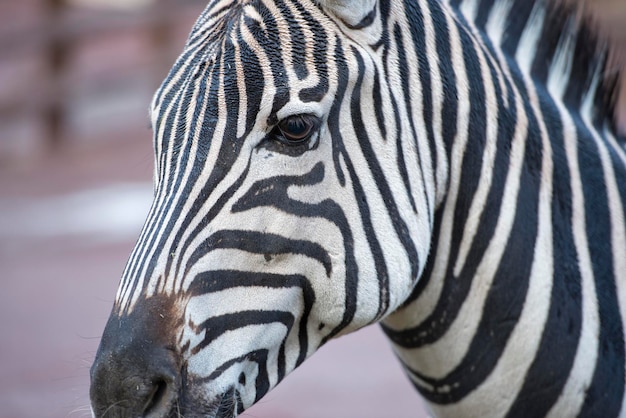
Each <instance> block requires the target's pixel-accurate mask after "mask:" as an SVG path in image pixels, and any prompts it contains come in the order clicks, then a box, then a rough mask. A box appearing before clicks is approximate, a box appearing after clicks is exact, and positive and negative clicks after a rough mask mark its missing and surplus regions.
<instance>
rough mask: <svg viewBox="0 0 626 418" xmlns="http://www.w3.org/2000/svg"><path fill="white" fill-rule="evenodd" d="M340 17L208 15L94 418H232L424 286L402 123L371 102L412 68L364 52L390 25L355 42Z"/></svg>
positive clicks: (109, 349) (163, 138) (184, 67)
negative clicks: (400, 68) (397, 68)
mask: <svg viewBox="0 0 626 418" xmlns="http://www.w3.org/2000/svg"><path fill="white" fill-rule="evenodd" d="M364 3H368V2H364ZM328 13H329V12H328V11H326V10H325V9H324V8H323V7H320V6H318V5H316V4H313V3H310V2H307V1H303V2H295V1H284V2H283V1H275V2H271V1H267V2H260V1H251V2H244V1H232V0H231V1H214V2H212V3H211V5H210V6H209V7H208V8H207V9H206V10H205V12H204V13H203V14H202V15H201V17H200V18H199V20H198V22H197V24H196V25H195V27H194V29H193V31H192V33H191V35H190V38H189V40H188V42H187V45H186V48H185V50H184V52H183V54H182V55H181V56H180V58H179V59H178V61H177V63H176V64H175V66H174V68H173V69H172V70H171V72H170V74H169V76H168V78H167V79H166V80H165V82H164V83H163V85H162V87H161V89H160V90H159V91H158V92H157V94H156V95H155V98H154V102H153V106H152V120H153V127H154V131H155V135H154V138H155V155H156V160H155V166H156V170H155V180H156V181H155V183H156V187H155V198H154V203H153V206H152V208H151V210H150V213H149V214H148V219H147V221H146V224H145V226H144V229H143V230H142V233H141V236H140V238H139V241H138V243H137V245H136V247H135V249H134V251H133V253H132V254H131V257H130V259H129V262H128V264H127V267H126V269H125V271H124V274H123V277H122V280H121V283H120V287H119V290H118V294H117V297H116V302H115V306H114V309H113V312H112V314H111V317H110V319H109V323H108V324H107V327H106V329H105V332H104V335H103V337H102V343H101V346H100V349H99V351H98V354H97V357H96V361H95V362H94V365H93V367H92V388H91V397H92V403H93V409H94V414H95V416H98V417H99V416H105V415H106V416H110V414H111V413H115V411H119V412H118V413H119V414H121V415H126V414H130V415H132V416H150V417H152V416H155V417H156V416H169V415H168V414H170V413H171V414H175V413H180V414H182V415H183V416H185V417H194V416H203V417H204V416H220V417H227V416H234V415H236V414H237V413H239V412H241V411H242V410H243V409H245V408H247V407H249V406H251V405H252V404H253V403H254V402H256V401H258V400H259V399H260V398H261V397H262V396H264V395H265V394H266V393H267V392H268V391H269V390H270V389H271V388H272V387H274V386H275V385H276V384H278V383H279V382H280V381H281V380H282V379H283V378H284V377H285V375H286V374H287V373H289V372H290V371H291V370H293V369H295V368H296V367H297V366H298V365H299V364H300V363H302V362H303V361H304V360H305V359H306V358H307V357H308V356H310V355H311V354H313V353H314V352H315V350H316V349H317V348H318V347H320V346H321V345H323V344H324V343H325V342H326V341H328V340H329V339H331V338H334V337H336V336H339V335H341V334H345V333H347V332H350V331H353V330H356V329H358V328H360V327H362V326H364V325H367V324H370V323H372V322H375V321H377V320H379V319H380V318H382V317H383V316H384V315H386V314H387V313H389V312H390V311H392V310H393V309H395V307H397V306H398V305H399V304H400V303H401V302H402V300H403V299H404V298H405V297H406V296H407V295H408V293H409V292H410V291H411V289H412V287H413V285H414V281H415V279H416V277H417V276H418V262H417V260H418V259H420V257H419V256H418V254H417V249H416V248H414V247H413V246H412V245H413V244H412V241H411V240H410V239H409V236H410V235H412V234H426V235H425V236H428V235H427V234H428V226H427V225H428V222H427V221H426V220H416V219H415V218H414V212H415V210H413V209H412V208H411V206H412V204H411V203H410V201H413V199H414V196H413V194H412V193H407V190H409V189H410V188H408V187H407V186H406V184H405V183H403V182H402V180H401V178H402V176H403V173H401V172H399V171H398V170H397V168H393V167H395V166H396V164H395V162H396V161H397V159H398V157H399V156H398V146H397V140H398V138H396V137H395V136H394V135H395V134H394V133H392V132H389V131H387V130H386V128H385V127H384V124H385V123H384V120H385V118H387V120H388V121H390V122H393V124H392V125H390V126H391V127H393V128H394V131H400V130H401V129H400V128H401V127H400V125H402V124H405V123H406V121H404V119H403V117H401V116H395V117H394V115H392V114H388V115H384V114H382V113H377V110H376V106H375V105H376V104H385V105H390V103H391V102H392V98H391V97H390V96H389V95H386V94H382V95H381V93H380V92H381V91H382V90H384V88H383V87H385V85H386V83H390V82H393V79H394V77H396V78H397V77H399V75H398V74H391V75H390V76H389V77H386V76H385V77H383V76H382V74H381V72H382V71H383V70H382V68H383V67H384V64H383V63H382V58H381V57H383V56H384V54H383V52H382V48H379V47H376V48H373V47H370V46H368V44H367V42H364V40H366V41H367V40H368V39H370V38H371V35H372V33H374V32H376V31H377V30H379V29H380V24H378V23H373V24H372V25H371V31H370V32H371V33H370V32H368V31H367V30H359V31H357V32H358V33H357V34H355V36H354V37H349V36H348V35H347V34H346V33H350V31H351V30H348V26H347V25H348V23H349V22H352V21H354V20H357V21H358V20H359V19H357V17H355V16H354V15H353V14H351V15H349V16H347V17H346V19H345V20H346V21H347V22H348V23H347V22H344V21H342V20H341V19H338V18H337V15H332V17H331V16H329V14H328ZM368 13H369V14H371V11H368V12H367V13H366V14H368ZM348 17H349V19H348ZM368 27H369V26H368ZM357 35H358V36H357ZM389 59H394V57H390V58H389ZM377 102H380V103H377ZM387 129H388V128H387ZM382 139H385V140H386V141H383V140H382ZM403 158H406V159H415V158H416V155H415V152H411V153H410V154H407V155H405V156H403ZM405 174H406V173H405ZM385 177H386V178H391V179H394V178H396V179H398V180H399V181H397V182H393V184H391V183H389V184H388V183H387V182H386V180H383V179H384V178H385ZM365 190H372V191H373V192H372V193H370V194H369V195H368V196H366V194H365ZM391 196H395V197H394V198H393V199H391V200H394V201H401V202H402V203H406V205H403V206H405V207H406V208H408V209H406V210H404V209H399V208H398V207H396V206H393V207H390V197H391ZM422 204H424V203H419V204H418V206H419V205H422ZM413 205H414V204H413ZM418 209H419V210H422V209H424V208H422V207H421V206H420V207H419V208H418ZM422 213H424V214H426V213H427V211H426V210H425V209H424V210H422ZM375 223H378V224H379V225H381V226H382V229H380V228H379V230H380V231H382V232H375V231H374V228H373V225H374V224H375ZM385 231H389V232H388V233H387V232H385ZM426 251H427V248H426V249H424V250H423V254H421V256H422V259H425V257H426V255H425V253H426ZM383 255H387V256H389V257H388V259H387V260H386V262H385V263H381V262H379V261H378V260H380V259H381V258H382V256H383ZM388 271H394V272H395V277H393V282H392V280H391V278H390V277H389V275H388ZM176 416H178V415H176Z"/></svg>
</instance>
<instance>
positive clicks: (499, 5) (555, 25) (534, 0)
mask: <svg viewBox="0 0 626 418" xmlns="http://www.w3.org/2000/svg"><path fill="white" fill-rule="evenodd" d="M449 3H450V4H451V5H452V6H453V7H456V8H458V9H460V10H461V11H462V12H463V13H464V14H465V15H466V17H467V18H469V19H473V20H474V23H475V25H476V26H477V27H478V28H479V29H482V30H484V32H485V33H487V34H488V35H489V36H490V38H492V41H494V39H493V35H492V34H493V32H494V30H493V28H492V27H490V25H491V24H490V20H492V21H496V23H495V24H496V25H498V27H499V30H500V31H501V33H499V34H498V30H496V31H495V32H496V34H497V35H496V38H497V39H496V41H497V42H498V43H499V44H500V46H501V47H502V49H503V51H504V53H505V54H507V55H509V56H510V57H512V58H513V57H514V58H515V59H516V60H517V61H518V63H520V67H521V68H522V71H527V73H528V74H529V75H530V76H532V77H533V79H534V80H535V81H537V82H539V83H541V84H543V85H545V86H548V87H549V84H551V83H552V84H554V83H556V84H558V85H559V93H560V96H561V97H562V99H563V102H564V103H565V105H566V106H568V107H569V108H570V110H577V111H582V110H583V107H585V106H588V104H589V101H590V100H591V102H590V104H591V109H590V110H591V112H592V115H591V119H592V122H593V123H594V124H595V125H596V126H603V125H608V127H609V128H610V129H611V130H612V131H613V132H614V133H615V132H616V123H615V117H616V107H617V98H618V91H619V86H620V80H621V77H622V73H621V70H619V69H617V68H610V67H609V65H610V59H609V55H610V45H609V42H608V40H607V38H606V37H604V36H602V35H601V31H600V30H599V24H598V23H597V22H596V21H595V20H594V19H593V18H592V17H591V15H590V13H588V11H587V10H586V8H585V6H584V4H583V3H581V2H571V1H569V2H566V1H564V0H449ZM494 14H496V18H495V19H494V16H492V15H494ZM529 34H530V35H529ZM529 37H532V38H533V39H529ZM520 61H522V62H520ZM555 79H558V81H555Z"/></svg>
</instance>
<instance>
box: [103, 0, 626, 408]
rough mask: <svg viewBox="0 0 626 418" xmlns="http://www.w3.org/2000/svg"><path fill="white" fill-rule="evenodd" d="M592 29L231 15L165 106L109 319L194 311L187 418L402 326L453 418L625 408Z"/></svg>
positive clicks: (605, 116)
mask: <svg viewBox="0 0 626 418" xmlns="http://www.w3.org/2000/svg"><path fill="white" fill-rule="evenodd" d="M576 16H577V14H576V11H575V10H561V11H559V10H556V9H553V8H552V7H551V6H548V5H546V3H545V2H544V1H543V0H534V1H531V0H466V1H458V0H457V1H455V0H449V1H448V2H444V3H442V2H438V1H435V0H405V1H399V0H398V1H381V2H376V1H373V0H368V1H356V0H344V1H341V0H333V1H331V0H327V1H324V0H320V1H319V2H318V4H314V3H312V2H310V1H309V0H262V1H244V0H212V1H210V3H209V5H208V7H207V8H206V10H205V11H204V13H203V14H202V15H201V16H200V18H199V19H198V21H197V23H196V25H195V26H194V28H193V30H192V33H191V35H190V37H189V40H188V42H187V44H186V47H185V50H184V52H183V53H182V55H181V56H180V58H179V59H178V61H177V62H176V64H175V65H174V67H173V69H172V70H171V72H170V74H169V75H168V77H167V79H166V80H165V82H164V83H163V85H162V87H161V88H160V90H159V91H158V92H157V94H156V95H155V98H154V101H153V104H152V107H151V115H152V124H153V128H154V132H155V135H154V146H155V155H156V159H155V184H156V187H155V197H154V203H153V206H152V208H151V210H150V212H149V214H148V218H147V221H146V224H145V227H144V229H143V230H142V232H141V235H140V237H139V241H138V243H137V245H136V247H135V249H134V251H133V253H132V254H131V256H130V259H129V262H128V264H127V267H126V270H125V271H124V274H123V277H122V281H121V283H120V287H119V291H118V294H117V298H116V303H115V308H114V312H113V314H112V315H113V317H114V318H131V317H132V318H151V317H152V318H156V317H158V316H159V315H160V317H161V318H163V317H166V316H168V315H169V316H174V317H176V318H179V320H178V321H175V324H176V326H173V325H172V326H170V327H169V329H165V328H163V329H161V330H160V332H161V333H162V334H166V337H164V338H165V339H166V340H167V341H168V344H169V346H171V347H175V349H174V351H176V352H177V353H178V355H180V356H181V358H182V359H183V360H182V364H183V366H182V367H183V368H184V370H185V373H184V375H185V376H186V380H185V381H184V382H183V386H182V388H181V393H182V395H181V399H180V402H179V403H178V405H177V408H178V412H179V413H181V414H183V415H184V416H196V415H198V416H200V415H201V414H216V413H218V412H216V411H217V410H216V407H215V404H216V401H215V399H222V401H221V402H222V406H220V407H219V408H222V409H220V411H223V410H224V408H225V407H224V402H226V401H224V399H226V400H227V401H228V402H232V403H233V405H230V406H228V408H227V410H228V411H232V413H233V414H235V413H236V412H237V411H239V412H241V410H243V409H245V408H247V407H249V406H250V405H252V404H253V403H254V402H256V401H258V400H259V399H260V398H261V397H262V396H263V395H265V394H266V393H267V392H268V391H269V390H270V389H271V388H272V387H274V386H275V385H276V384H277V383H278V382H280V381H281V380H282V379H283V378H284V376H285V375H286V374H287V373H289V372H290V371H291V370H293V369H294V368H296V367H297V366H298V365H299V364H301V363H302V362H303V361H304V360H305V359H306V358H307V357H308V356H310V355H311V354H312V353H314V352H315V350H316V349H317V348H318V347H319V346H321V345H322V344H324V343H325V342H326V341H328V340H329V339H331V338H334V337H337V336H339V335H342V334H345V333H348V332H351V331H354V330H356V329H359V328H361V327H363V326H365V325H367V324H370V323H374V322H378V321H381V320H382V324H383V328H384V330H385V332H386V333H387V335H388V336H389V338H390V340H391V341H392V343H393V345H394V348H395V350H396V352H397V353H398V356H399V358H400V360H401V361H402V363H403V364H404V366H405V367H406V370H407V373H408V375H409V377H410V379H411V381H412V382H413V383H414V385H415V386H416V388H417V389H418V390H419V391H420V392H421V394H422V395H423V396H424V398H425V399H426V400H427V401H428V403H429V405H430V407H431V409H432V411H433V412H434V413H435V414H436V415H437V416H442V417H444V416H450V417H459V416H468V417H473V416H481V417H488V416H505V415H506V416H511V417H513V416H520V417H531V416H532V417H534V416H554V417H565V416H588V417H600V416H602V417H610V416H614V417H616V416H622V415H624V414H626V410H625V409H624V406H623V402H624V401H623V399H624V391H625V369H626V366H625V357H626V356H625V348H624V324H625V323H626V223H625V215H624V208H625V206H626V151H625V148H624V140H623V139H622V138H618V137H616V136H615V134H614V130H613V125H612V123H611V120H610V116H609V115H610V112H611V111H612V104H611V103H610V101H607V100H605V99H606V97H607V92H610V90H611V88H612V86H613V84H611V83H610V82H607V81H603V80H601V77H602V72H603V68H604V62H605V57H604V55H603V53H602V52H596V49H597V48H600V49H599V50H600V51H602V50H603V49H602V48H601V44H599V43H598V42H595V41H593V40H590V36H591V35H592V32H591V31H589V29H588V28H587V27H586V26H585V25H580V24H579V22H578V21H577V20H576ZM285 123H287V125H285ZM289 123H291V125H289ZM283 126H295V127H296V128H302V127H303V126H305V127H310V128H311V131H310V135H309V136H308V137H307V139H306V140H304V141H301V142H297V143H289V141H288V135H286V134H285V133H284V131H283V130H281V129H282V127H283ZM156 300H158V301H159V304H155V303H151V301H156ZM138 312H143V314H142V315H139V314H138ZM146 320H147V319H144V321H146ZM131 328H132V327H131ZM110 332H111V333H114V332H115V331H110ZM128 332H133V331H132V330H129V331H128ZM138 337H139V336H138ZM220 413H221V412H220ZM203 416H204V415H203ZM211 416H212V415H211ZM220 416H230V415H220Z"/></svg>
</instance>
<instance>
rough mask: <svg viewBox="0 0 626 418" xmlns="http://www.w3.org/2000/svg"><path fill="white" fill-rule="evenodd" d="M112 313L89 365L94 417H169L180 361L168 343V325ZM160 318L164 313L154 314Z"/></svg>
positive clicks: (177, 385) (177, 383)
mask: <svg viewBox="0 0 626 418" xmlns="http://www.w3.org/2000/svg"><path fill="white" fill-rule="evenodd" d="M141 316H142V317H141V318H140V317H138V316H137V315H130V316H119V315H116V314H112V315H111V317H110V318H109V322H108V323H107V326H106V328H105V330H104V333H103V336H102V340H101V342H100V347H99V348H98V352H97V353H96V358H95V360H94V363H93V365H92V367H91V388H90V398H91V406H92V409H93V412H94V415H95V417H96V418H115V417H119V418H122V417H133V418H136V417H142V418H143V417H145V418H160V417H169V416H170V415H171V414H172V411H173V410H174V408H175V405H176V403H177V402H176V400H177V397H178V391H179V388H180V380H181V377H180V365H179V363H180V362H179V359H178V356H177V355H176V354H175V353H174V351H172V350H170V349H167V348H165V347H166V344H165V337H163V335H162V334H164V333H165V332H167V329H168V327H166V326H165V325H166V324H163V323H160V321H157V320H155V319H154V316H152V315H151V316H150V318H146V317H145V316H144V315H141ZM156 318H160V316H159V315H156Z"/></svg>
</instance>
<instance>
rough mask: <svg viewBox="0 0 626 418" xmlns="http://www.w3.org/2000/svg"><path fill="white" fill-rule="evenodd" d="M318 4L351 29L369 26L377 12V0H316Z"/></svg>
mask: <svg viewBox="0 0 626 418" xmlns="http://www.w3.org/2000/svg"><path fill="white" fill-rule="evenodd" d="M318 3H319V4H320V6H322V8H323V9H325V10H326V11H329V12H330V13H331V14H332V15H334V16H336V17H337V18H338V19H340V20H341V21H342V22H343V23H345V24H346V26H348V27H349V28H351V29H363V28H365V27H367V26H369V25H371V24H372V23H373V22H374V20H375V19H376V13H377V12H378V1H377V0H318Z"/></svg>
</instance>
